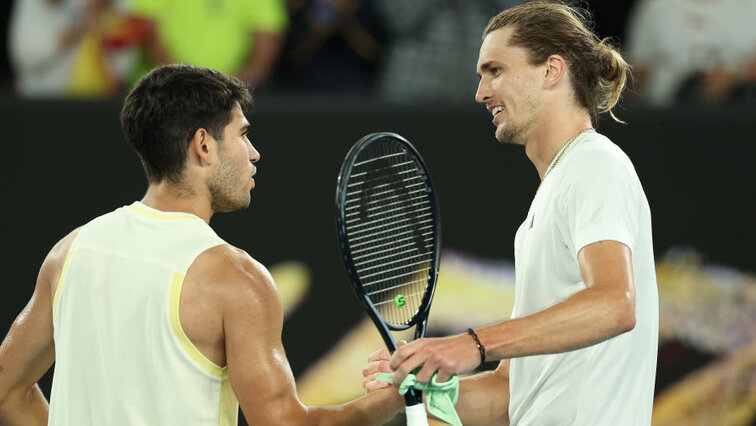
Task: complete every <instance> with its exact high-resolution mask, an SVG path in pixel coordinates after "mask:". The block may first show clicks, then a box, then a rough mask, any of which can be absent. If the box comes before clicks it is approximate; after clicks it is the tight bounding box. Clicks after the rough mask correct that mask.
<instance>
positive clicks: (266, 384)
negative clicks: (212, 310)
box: [222, 254, 403, 425]
mask: <svg viewBox="0 0 756 426" xmlns="http://www.w3.org/2000/svg"><path fill="white" fill-rule="evenodd" d="M235 263H236V265H235V267H234V268H230V269H229V268H226V269H227V270H231V271H232V272H231V273H229V274H228V275H227V276H226V277H224V280H225V281H226V282H227V283H231V284H229V285H228V288H229V290H230V291H228V294H227V297H225V298H224V299H223V303H222V310H223V323H224V331H225V338H226V360H227V365H228V373H229V377H230V379H231V386H232V388H233V390H234V392H235V394H236V396H237V399H238V400H239V403H240V405H241V407H242V411H243V412H244V414H245V416H246V418H247V420H248V421H249V423H250V424H277V425H320V424H328V425H356V424H359V425H370V424H376V425H377V424H382V423H385V422H386V421H388V420H390V419H391V418H392V417H394V415H395V414H396V413H397V412H398V411H399V410H400V409H401V408H402V407H403V402H402V400H399V401H397V400H396V399H395V398H394V395H393V394H394V392H393V391H391V390H389V389H384V390H381V391H378V392H373V393H371V394H370V395H366V396H364V397H362V398H359V399H357V400H354V401H351V402H349V403H346V404H343V405H339V406H324V407H307V406H305V405H304V404H302V402H301V401H300V400H299V398H298V397H297V393H296V385H295V382H294V377H293V374H292V372H291V368H290V366H289V362H288V360H287V358H286V353H285V351H284V348H283V344H282V342H281V330H282V326H283V311H282V307H281V302H280V299H279V296H278V292H277V290H276V288H275V285H274V283H273V280H272V278H271V277H270V275H269V274H268V271H267V270H265V268H264V267H263V266H262V265H260V264H259V263H257V262H255V261H254V260H253V259H251V258H249V256H247V255H246V254H243V256H239V257H238V258H237V260H236V261H235Z"/></svg>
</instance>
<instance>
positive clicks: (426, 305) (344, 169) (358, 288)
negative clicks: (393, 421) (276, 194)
mask: <svg viewBox="0 0 756 426" xmlns="http://www.w3.org/2000/svg"><path fill="white" fill-rule="evenodd" d="M384 138H391V139H394V140H395V141H396V142H398V143H400V144H401V145H403V146H404V147H405V148H406V149H407V151H409V153H410V154H411V156H412V157H413V160H415V161H416V163H417V165H418V166H419V167H420V169H421V170H422V174H423V176H424V179H425V184H426V188H427V190H428V199H429V200H430V207H431V215H432V217H433V221H434V225H435V226H434V230H433V232H434V235H433V237H434V238H433V248H432V250H433V256H432V258H431V265H430V271H429V277H428V281H427V282H426V291H425V293H424V295H423V299H422V300H421V302H420V307H419V309H418V311H417V312H416V313H415V315H414V316H413V317H412V318H411V319H410V320H409V321H408V322H406V323H404V324H393V323H389V322H387V321H385V320H384V319H383V317H381V315H380V314H379V313H378V310H377V309H376V307H375V306H374V305H373V302H372V301H371V300H370V297H368V295H367V294H366V292H365V291H364V290H363V288H362V284H361V280H360V278H359V276H358V274H357V271H356V268H355V265H354V261H353V260H352V256H351V255H350V253H351V249H350V246H349V241H348V238H347V230H346V218H345V216H344V215H345V214H346V212H345V209H344V206H345V204H346V195H347V185H348V184H349V179H348V177H349V176H350V175H351V174H352V169H353V168H354V163H355V160H356V159H357V156H359V154H360V153H361V152H362V151H363V150H364V149H365V148H366V147H368V146H369V145H371V144H372V143H374V142H376V141H378V140H380V139H384ZM336 232H337V234H338V237H339V246H340V249H341V254H342V259H343V260H344V265H345V266H346V270H347V274H348V275H349V278H350V284H351V285H352V288H353V289H354V292H355V294H356V295H357V298H358V299H359V301H360V303H361V304H362V307H363V308H364V309H365V312H367V314H368V316H369V317H370V319H371V320H372V321H373V323H374V324H375V326H376V328H377V329H378V332H379V333H380V335H381V338H383V341H384V343H385V344H386V347H387V348H388V349H389V351H390V352H391V353H394V351H396V348H397V345H396V341H395V340H394V337H393V336H392V335H391V330H393V331H401V330H406V329H408V328H410V327H412V326H415V327H416V328H415V339H418V338H422V337H423V336H424V335H425V327H426V325H427V322H428V312H429V310H430V305H431V302H432V301H433V294H434V293H435V290H436V281H437V279H438V267H439V262H440V256H441V218H440V214H439V208H438V199H437V197H436V188H435V187H434V186H433V181H432V180H431V178H430V173H429V171H428V168H427V166H426V165H425V162H424V161H423V159H422V157H421V156H420V154H419V152H418V151H417V149H415V147H414V146H413V145H412V144H411V143H410V142H409V141H408V140H407V139H405V138H403V137H402V136H400V135H398V134H396V133H390V132H379V133H372V134H369V135H366V136H364V137H363V138H362V139H360V140H359V141H357V143H355V144H354V145H353V146H352V148H351V149H350V150H349V152H348V153H347V155H346V157H345V159H344V162H343V163H342V166H341V170H340V171H339V176H338V179H337V184H336ZM405 400H406V403H407V406H408V407H411V406H415V405H417V404H422V402H423V400H422V394H421V393H420V392H416V391H415V390H414V389H410V391H409V392H408V393H407V394H405ZM423 414H424V409H423Z"/></svg>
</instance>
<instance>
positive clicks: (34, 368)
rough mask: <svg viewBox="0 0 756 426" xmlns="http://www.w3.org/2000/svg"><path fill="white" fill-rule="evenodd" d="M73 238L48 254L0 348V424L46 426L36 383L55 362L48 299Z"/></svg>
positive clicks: (43, 402) (45, 411) (44, 407)
mask: <svg viewBox="0 0 756 426" xmlns="http://www.w3.org/2000/svg"><path fill="white" fill-rule="evenodd" d="M75 235H76V232H73V233H71V234H69V235H68V236H67V237H66V238H64V239H63V240H61V241H60V242H59V243H58V244H57V245H56V246H55V247H53V249H52V250H51V251H50V254H48V256H47V258H46V259H45V261H44V263H43V264H42V268H41V269H40V271H39V276H38V278H37V284H36V287H35V289H34V294H33V295H32V297H31V300H29V303H28V304H27V305H26V307H25V308H24V310H23V311H22V312H21V314H19V316H18V317H17V318H16V320H15V321H14V322H13V325H12V326H11V329H10V331H9V332H8V335H7V336H6V337H5V340H3V343H2V345H0V424H4V425H6V426H14V425H24V426H26V425H46V424H47V414H48V405H47V400H45V397H44V396H43V395H42V391H41V390H40V389H39V386H37V381H38V380H39V379H40V378H41V377H42V375H44V374H45V372H46V371H47V370H48V369H49V368H50V366H51V365H52V363H53V361H54V360H55V344H54V341H53V322H52V297H53V292H54V290H55V288H54V286H55V284H56V283H57V282H58V278H59V277H60V271H61V268H62V267H63V262H64V260H65V257H66V253H68V249H69V247H70V246H71V241H73V238H74V237H75Z"/></svg>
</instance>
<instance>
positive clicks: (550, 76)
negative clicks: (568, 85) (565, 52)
mask: <svg viewBox="0 0 756 426" xmlns="http://www.w3.org/2000/svg"><path fill="white" fill-rule="evenodd" d="M566 72H567V63H566V62H565V61H564V58H562V56H561V55H551V56H549V57H548V58H547V59H546V63H545V68H544V74H543V78H544V85H545V87H546V88H547V89H551V88H553V87H554V86H556V85H557V84H558V83H559V82H560V81H562V77H563V76H564V74H565V73H566Z"/></svg>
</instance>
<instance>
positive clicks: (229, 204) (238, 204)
mask: <svg viewBox="0 0 756 426" xmlns="http://www.w3.org/2000/svg"><path fill="white" fill-rule="evenodd" d="M230 160H231V159H230V158H229V157H227V156H226V155H225V153H221V154H220V167H219V168H218V169H217V170H216V172H215V173H214V174H213V176H212V178H211V179H210V183H209V185H208V189H209V190H210V208H212V210H213V212H216V213H227V212H233V211H236V210H241V209H246V208H247V207H249V203H250V201H251V196H250V194H249V191H246V190H245V189H243V188H240V187H239V186H240V182H242V178H241V176H240V175H239V172H238V171H237V170H236V169H234V168H233V167H232V166H231V161H230Z"/></svg>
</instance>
